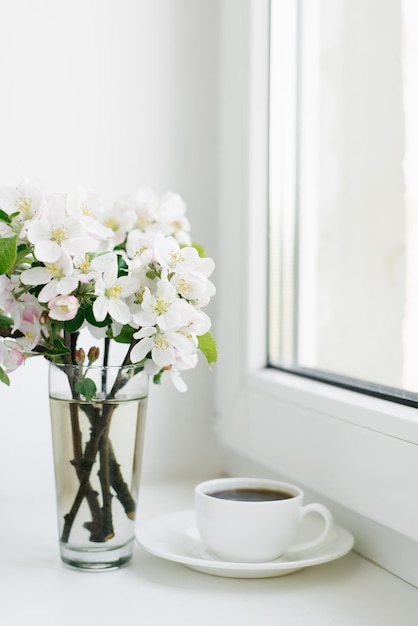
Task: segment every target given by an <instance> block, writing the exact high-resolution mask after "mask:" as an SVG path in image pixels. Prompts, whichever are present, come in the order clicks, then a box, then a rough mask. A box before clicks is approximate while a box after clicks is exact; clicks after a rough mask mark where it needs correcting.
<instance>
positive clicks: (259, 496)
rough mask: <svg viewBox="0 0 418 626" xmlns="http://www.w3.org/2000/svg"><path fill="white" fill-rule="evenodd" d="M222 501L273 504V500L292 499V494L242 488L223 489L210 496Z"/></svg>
mask: <svg viewBox="0 0 418 626" xmlns="http://www.w3.org/2000/svg"><path fill="white" fill-rule="evenodd" d="M208 495H210V496H212V497H213V498H221V500H238V501H240V502H271V501H273V500H287V499H288V498H292V497H293V496H292V494H291V493H286V492H285V491H276V490H273V489H262V488H251V487H242V488H239V489H223V490H221V491H214V492H213V493H210V494H208Z"/></svg>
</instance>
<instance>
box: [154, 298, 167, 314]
mask: <svg viewBox="0 0 418 626" xmlns="http://www.w3.org/2000/svg"><path fill="white" fill-rule="evenodd" d="M170 306H171V302H170V301H169V300H163V299H162V298H157V302H156V304H153V305H152V309H153V311H154V313H158V314H159V315H162V314H163V313H167V311H168V309H169V308H170Z"/></svg>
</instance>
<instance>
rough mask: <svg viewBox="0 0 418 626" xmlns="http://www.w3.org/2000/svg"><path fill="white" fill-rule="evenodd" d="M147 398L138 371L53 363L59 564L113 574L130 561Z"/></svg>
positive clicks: (51, 387)
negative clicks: (112, 571)
mask: <svg viewBox="0 0 418 626" xmlns="http://www.w3.org/2000/svg"><path fill="white" fill-rule="evenodd" d="M147 394H148V376H147V375H146V374H145V373H144V372H143V371H138V368H137V367H135V366H133V365H129V366H126V367H125V366H123V367H102V366H90V367H80V366H77V365H55V364H51V365H50V369H49V397H50V412H51V426H52V442H53V456H54V467H55V485H56V500H57V513H58V529H59V537H60V553H61V559H62V561H63V562H64V563H65V564H66V565H68V566H69V567H72V568H76V569H82V570H90V571H101V570H111V569H117V568H120V567H122V566H124V565H126V564H127V563H128V562H129V561H130V560H131V558H132V553H133V545H134V531H135V513H136V503H137V498H138V492H139V482H140V472H141V461H142V449H143V440H144V428H145V418H146V406H147Z"/></svg>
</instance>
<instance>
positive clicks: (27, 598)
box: [0, 477, 418, 626]
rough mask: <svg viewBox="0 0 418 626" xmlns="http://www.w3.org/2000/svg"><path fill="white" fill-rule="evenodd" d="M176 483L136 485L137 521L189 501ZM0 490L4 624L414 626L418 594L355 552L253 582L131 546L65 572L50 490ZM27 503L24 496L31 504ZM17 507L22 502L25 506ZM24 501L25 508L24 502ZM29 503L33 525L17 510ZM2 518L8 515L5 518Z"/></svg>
mask: <svg viewBox="0 0 418 626" xmlns="http://www.w3.org/2000/svg"><path fill="white" fill-rule="evenodd" d="M200 479H201V477H196V478H195V479H193V478H190V479H188V480H186V481H184V482H176V483H174V482H173V483H171V482H166V483H158V484H144V485H142V487H141V494H140V501H139V522H138V523H139V524H140V523H142V522H144V521H146V520H147V519H151V518H152V517H155V516H158V515H161V514H164V513H167V512H172V511H176V510H181V509H184V508H189V507H192V505H193V486H194V484H195V483H196V482H199V480H200ZM26 495H27V494H19V496H13V495H9V496H7V497H6V501H5V499H4V498H2V503H3V506H4V507H5V508H6V510H7V511H9V512H11V511H13V510H15V511H16V515H17V517H16V518H15V517H14V516H13V515H9V516H3V518H2V527H3V532H2V538H3V543H2V559H1V561H0V577H1V580H2V601H1V603H0V619H1V622H2V623H4V624H25V623H29V622H33V619H34V617H35V618H36V617H38V616H39V617H41V618H42V623H43V624H44V626H55V625H56V624H61V625H62V626H70V625H71V624H74V623H75V622H76V621H78V622H79V621H80V619H81V621H82V623H83V624H84V623H85V624H87V623H98V624H101V625H102V626H114V624H116V623H118V622H120V621H121V620H122V619H123V621H124V622H127V623H137V622H138V623H144V624H147V625H150V626H163V625H165V624H170V625H172V626H177V625H179V626H180V625H181V626H184V625H186V626H192V625H194V624H199V626H212V624H215V623H216V624H219V626H227V625H228V626H229V625H230V624H231V623H234V624H235V623H236V624H240V626H247V625H248V626H253V625H254V624H256V623H258V624H263V626H276V624H277V623H278V620H279V621H280V623H285V624H292V626H306V624H308V623H309V625H310V626H333V625H334V624H338V626H353V624H356V625H357V624H359V625H360V624H364V625H366V624H367V626H392V624H396V623H399V624H402V626H415V624H416V615H417V612H418V592H417V590H416V589H414V588H413V587H411V586H410V585H408V584H406V583H404V582H402V581H401V580H400V579H398V578H396V577H395V576H393V575H391V574H389V573H388V572H385V571H384V570H382V569H381V568H379V567H377V566H375V565H373V564H372V563H370V562H368V561H367V560H365V559H363V558H362V557H360V556H358V555H357V554H355V553H353V552H352V553H350V554H348V555H347V556H345V557H343V558H341V559H339V560H337V561H334V562H332V563H328V564H324V565H320V566H317V567H312V568H307V569H305V570H301V571H299V572H296V573H294V574H292V575H290V576H282V577H278V578H266V579H260V580H251V579H244V580H240V579H232V578H221V577H217V576H210V575H207V574H202V573H199V572H195V571H193V570H190V569H188V568H186V567H184V566H183V565H180V564H177V563H174V562H169V561H165V560H163V559H159V558H158V557H155V556H152V555H150V554H148V553H146V552H145V551H143V550H142V549H141V548H139V547H137V549H136V552H135V556H134V561H133V563H132V564H131V565H130V566H129V567H127V568H125V569H123V570H120V571H117V572H109V573H106V574H86V573H81V572H75V571H72V570H69V569H67V568H65V567H64V566H62V565H61V563H60V561H59V557H58V538H57V532H56V524H55V505H54V501H53V497H52V494H51V495H48V496H47V497H46V496H44V497H42V496H41V497H38V498H36V499H35V498H34V497H33V496H28V498H29V500H30V502H28V500H27V499H26ZM35 503H36V508H35V507H33V508H31V509H28V508H27V506H28V504H35ZM23 505H25V506H23ZM23 509H24V510H23ZM21 510H22V512H25V513H27V512H28V510H36V516H34V517H33V519H32V525H31V526H30V527H29V526H28V524H27V516H24V515H23V516H22V517H23V518H24V519H25V521H24V523H23V522H22V525H20V524H19V523H17V522H16V520H19V519H22V518H20V517H18V514H19V511H21ZM7 520H9V521H8V522H7Z"/></svg>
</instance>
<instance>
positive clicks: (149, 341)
mask: <svg viewBox="0 0 418 626" xmlns="http://www.w3.org/2000/svg"><path fill="white" fill-rule="evenodd" d="M153 346H154V339H153V338H152V337H145V338H144V339H141V340H140V341H138V343H137V344H135V345H134V347H133V348H132V351H131V361H132V363H139V362H140V361H142V360H143V359H145V357H146V356H147V354H148V352H150V351H151V350H152V348H153Z"/></svg>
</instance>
